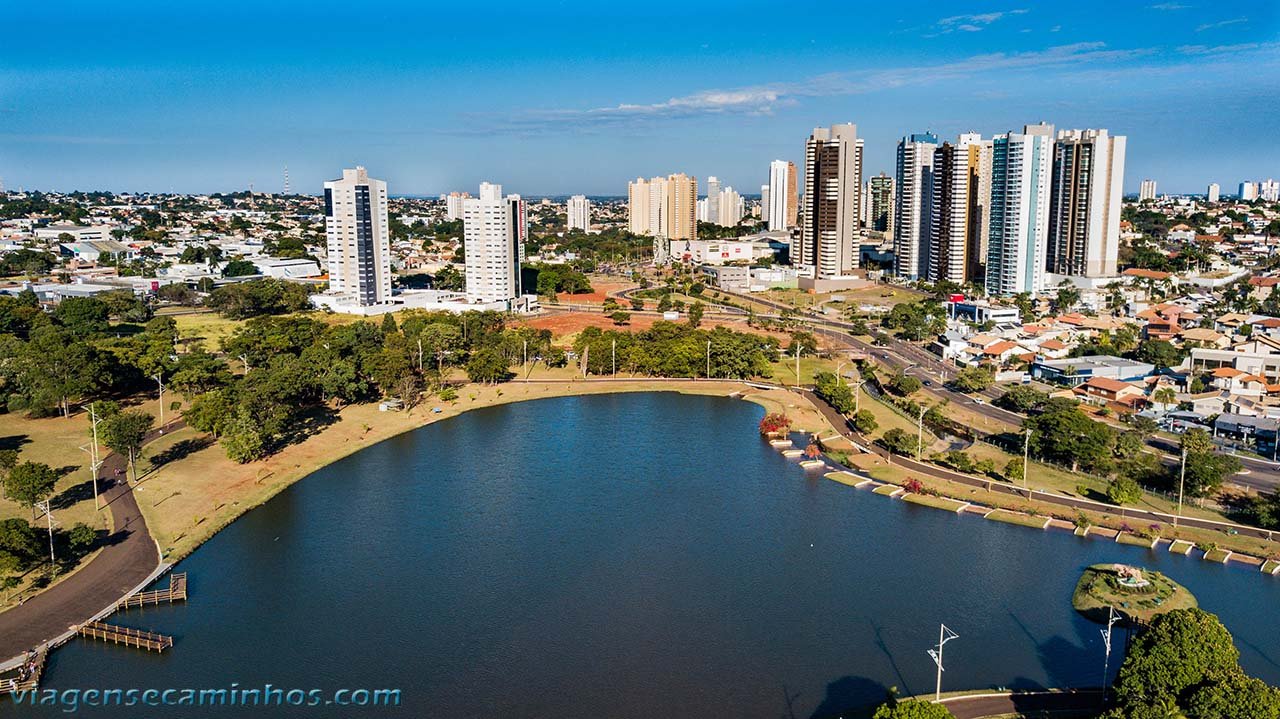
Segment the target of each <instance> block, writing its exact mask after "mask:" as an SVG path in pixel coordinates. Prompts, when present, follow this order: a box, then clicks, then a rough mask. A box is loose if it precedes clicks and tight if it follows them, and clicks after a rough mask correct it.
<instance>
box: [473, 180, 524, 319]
mask: <svg viewBox="0 0 1280 719" xmlns="http://www.w3.org/2000/svg"><path fill="white" fill-rule="evenodd" d="M462 223H463V241H464V245H463V246H464V247H465V248H466V261H467V267H466V279H467V300H468V301H470V302H507V301H512V300H515V299H517V298H519V297H520V296H521V295H522V294H524V293H523V288H522V287H521V286H520V263H521V262H522V261H523V260H524V244H525V240H527V239H528V219H527V214H526V209H525V202H524V200H522V199H520V196H519V195H507V196H506V197H503V195H502V185H495V184H491V183H488V182H482V183H480V196H479V197H476V198H471V199H468V200H466V201H465V202H464V203H463V206H462Z"/></svg>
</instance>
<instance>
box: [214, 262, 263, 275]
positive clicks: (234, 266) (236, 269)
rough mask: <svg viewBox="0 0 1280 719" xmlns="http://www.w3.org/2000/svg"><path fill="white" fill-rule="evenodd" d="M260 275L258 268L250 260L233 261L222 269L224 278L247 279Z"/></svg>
mask: <svg viewBox="0 0 1280 719" xmlns="http://www.w3.org/2000/svg"><path fill="white" fill-rule="evenodd" d="M256 274H258V266H257V265H255V264H253V263H252V262H250V261H249V260H231V261H230V262H228V263H227V264H226V265H225V266H224V267H223V268H222V276H223V277H246V276H248V275H256Z"/></svg>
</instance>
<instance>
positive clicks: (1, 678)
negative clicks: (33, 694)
mask: <svg viewBox="0 0 1280 719" xmlns="http://www.w3.org/2000/svg"><path fill="white" fill-rule="evenodd" d="M48 657H49V647H47V646H44V647H40V648H39V649H37V650H36V653H35V656H34V657H32V660H31V662H30V663H29V664H24V665H23V666H22V667H20V668H18V669H14V670H12V671H9V672H5V673H4V674H3V675H0V695H4V694H17V693H19V692H30V691H35V690H36V689H38V688H39V687H40V676H41V675H42V674H44V662H45V659H47V658H48ZM20 677H25V678H23V679H20Z"/></svg>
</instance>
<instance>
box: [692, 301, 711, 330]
mask: <svg viewBox="0 0 1280 719" xmlns="http://www.w3.org/2000/svg"><path fill="white" fill-rule="evenodd" d="M706 311H707V306H706V305H704V304H702V303H701V302H694V303H693V304H691V305H689V326H690V327H694V328H696V327H698V325H701V324H702V314H703V313H704V312H706Z"/></svg>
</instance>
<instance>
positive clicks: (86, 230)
mask: <svg viewBox="0 0 1280 719" xmlns="http://www.w3.org/2000/svg"><path fill="white" fill-rule="evenodd" d="M35 235H36V239H37V240H44V241H45V242H104V241H107V240H111V239H112V237H111V228H110V227H109V226H107V225H89V226H85V225H71V224H54V225H46V226H44V227H37V228H36V230H35ZM63 235H70V236H71V239H69V240H68V239H67V238H65V237H63Z"/></svg>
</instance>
